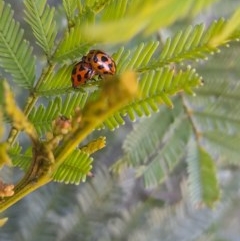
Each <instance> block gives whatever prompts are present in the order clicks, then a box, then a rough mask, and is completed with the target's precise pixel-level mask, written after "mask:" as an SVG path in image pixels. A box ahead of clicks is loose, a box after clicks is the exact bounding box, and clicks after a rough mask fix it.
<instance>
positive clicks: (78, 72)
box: [71, 61, 95, 88]
mask: <svg viewBox="0 0 240 241" xmlns="http://www.w3.org/2000/svg"><path fill="white" fill-rule="evenodd" d="M94 75H95V71H94V70H93V69H92V66H91V64H89V63H86V62H84V61H80V62H78V63H77V64H76V65H75V66H74V67H73V70H72V78H71V79H72V87H73V88H77V87H78V86H79V85H83V84H85V83H86V82H87V81H88V80H90V79H91V78H92V77H93V76H94Z"/></svg>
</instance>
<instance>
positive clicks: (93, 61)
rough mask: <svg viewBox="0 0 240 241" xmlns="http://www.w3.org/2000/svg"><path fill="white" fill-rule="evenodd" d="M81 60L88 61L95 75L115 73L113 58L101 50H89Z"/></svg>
mask: <svg viewBox="0 0 240 241" xmlns="http://www.w3.org/2000/svg"><path fill="white" fill-rule="evenodd" d="M82 61H84V62H86V63H89V64H90V65H91V66H92V69H93V70H94V71H95V74H97V75H106V74H110V75H114V74H115V73H116V64H115V62H114V60H113V59H112V58H111V57H110V56H109V55H108V54H106V53H105V52H103V51H101V50H90V51H89V53H88V54H87V55H86V56H83V58H82Z"/></svg>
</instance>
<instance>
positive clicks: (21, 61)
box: [0, 0, 35, 89]
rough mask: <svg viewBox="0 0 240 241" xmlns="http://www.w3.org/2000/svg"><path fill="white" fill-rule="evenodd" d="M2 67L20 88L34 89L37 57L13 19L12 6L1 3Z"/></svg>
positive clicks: (0, 38) (0, 61)
mask: <svg viewBox="0 0 240 241" xmlns="http://www.w3.org/2000/svg"><path fill="white" fill-rule="evenodd" d="M0 16H1V18H0V49H1V58H0V66H1V67H2V68H4V70H5V71H6V72H8V73H10V74H11V75H12V77H13V80H14V81H15V82H16V84H18V85H19V86H22V87H24V88H28V89H30V88H32V86H33V83H34V80H35V57H34V56H33V52H32V47H31V46H30V45H29V43H28V42H27V41H26V40H25V39H23V30H22V29H21V28H20V25H19V23H18V22H16V21H15V20H14V18H13V11H12V9H11V7H10V5H6V4H5V3H4V1H3V0H1V1H0Z"/></svg>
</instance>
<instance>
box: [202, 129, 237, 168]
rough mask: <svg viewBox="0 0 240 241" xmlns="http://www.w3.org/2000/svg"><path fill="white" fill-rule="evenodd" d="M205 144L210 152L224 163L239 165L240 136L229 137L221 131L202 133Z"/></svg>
mask: <svg viewBox="0 0 240 241" xmlns="http://www.w3.org/2000/svg"><path fill="white" fill-rule="evenodd" d="M202 135H203V138H204V141H206V143H205V144H207V145H208V148H209V152H211V153H213V154H215V155H216V156H217V157H219V158H220V160H221V161H223V162H224V163H231V164H234V165H239V164H240V162H239V156H240V148H239V143H240V136H239V135H238V134H236V135H234V134H233V135H228V134H226V133H224V132H221V131H217V130H215V131H208V132H203V133H202Z"/></svg>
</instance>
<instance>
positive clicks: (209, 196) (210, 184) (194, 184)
mask: <svg viewBox="0 0 240 241" xmlns="http://www.w3.org/2000/svg"><path fill="white" fill-rule="evenodd" d="M187 163H188V173H189V178H188V182H189V189H190V195H191V198H192V201H193V203H194V204H195V205H202V204H205V205H206V206H208V207H213V206H214V204H215V202H216V201H218V200H219V197H220V188H219V184H218V180H217V172H216V167H215V164H214V162H213V159H212V158H211V156H210V155H209V154H208V153H207V152H206V151H205V150H204V149H203V148H202V147H200V146H197V144H196V142H195V141H194V140H191V141H190V143H189V147H188V156H187Z"/></svg>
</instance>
